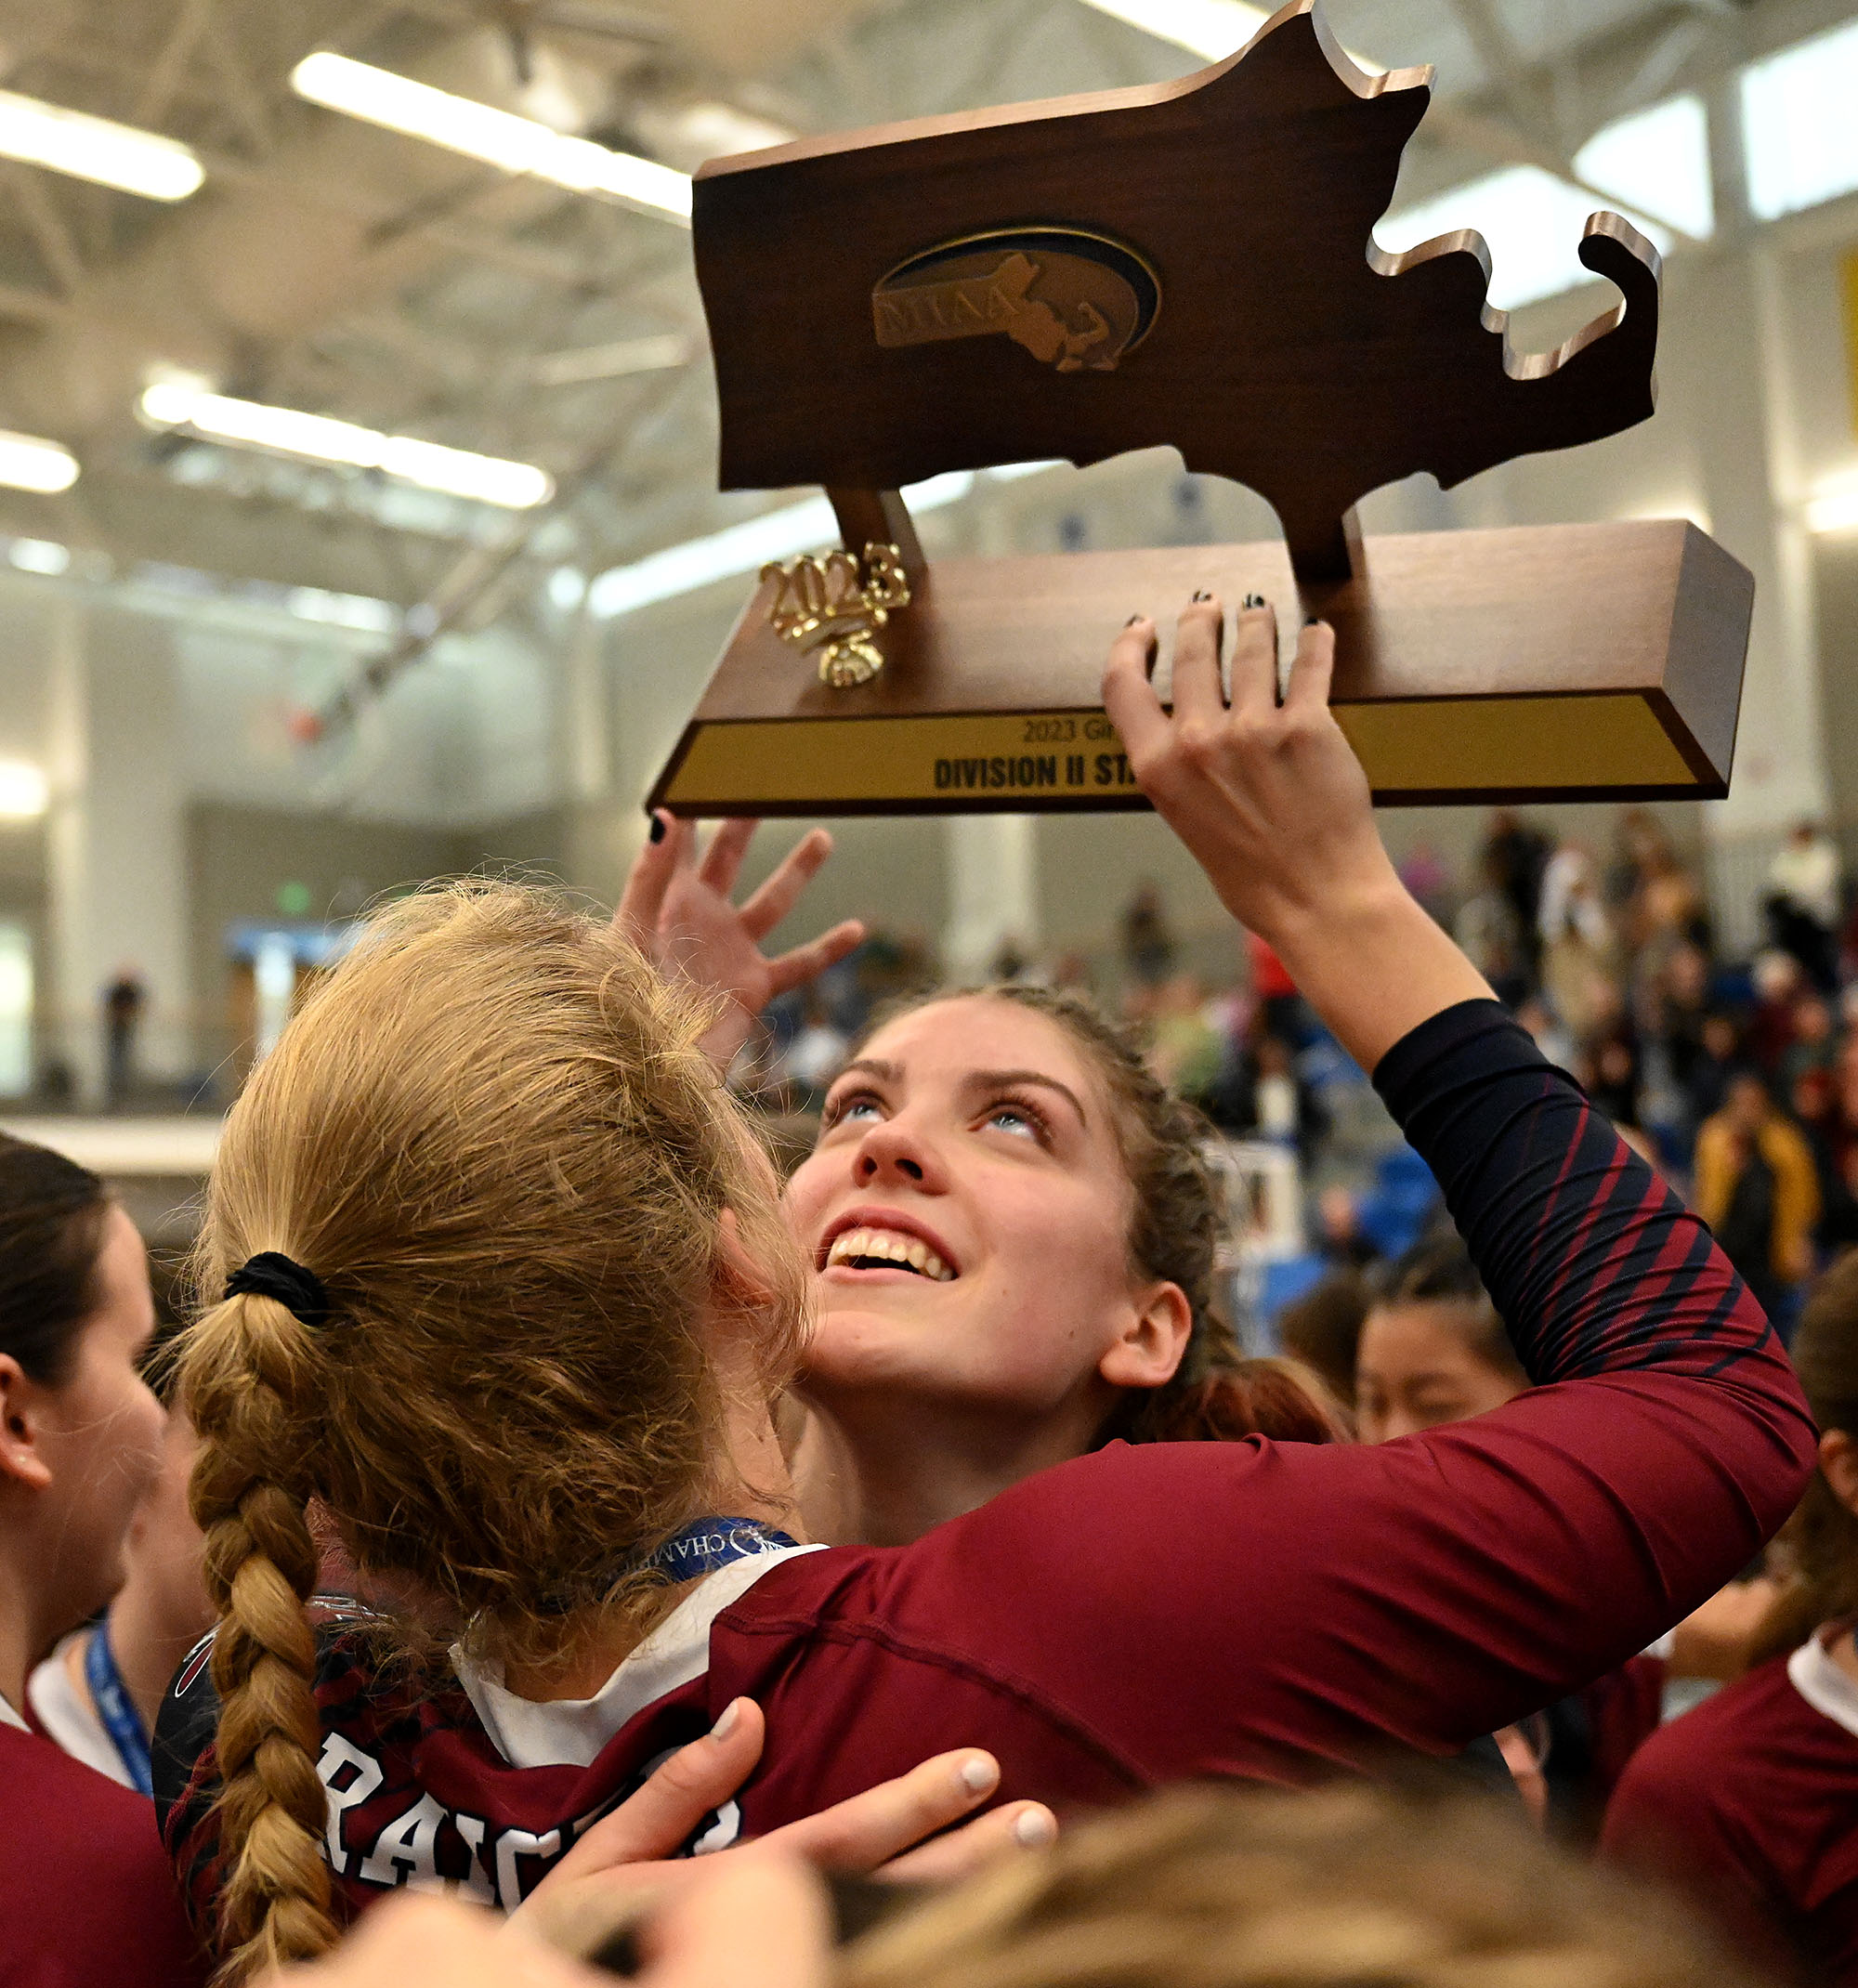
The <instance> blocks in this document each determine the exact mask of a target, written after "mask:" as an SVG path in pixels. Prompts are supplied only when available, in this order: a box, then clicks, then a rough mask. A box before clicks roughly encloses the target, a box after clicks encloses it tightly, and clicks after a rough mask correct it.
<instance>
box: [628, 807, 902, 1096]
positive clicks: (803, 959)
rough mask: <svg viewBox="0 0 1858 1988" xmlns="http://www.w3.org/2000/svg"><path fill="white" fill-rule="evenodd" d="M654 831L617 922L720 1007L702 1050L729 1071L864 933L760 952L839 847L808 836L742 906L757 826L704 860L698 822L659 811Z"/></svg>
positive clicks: (818, 833) (820, 833)
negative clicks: (775, 1005)
mask: <svg viewBox="0 0 1858 1988" xmlns="http://www.w3.org/2000/svg"><path fill="white" fill-rule="evenodd" d="M651 823H652V825H651V835H650V839H649V840H648V842H647V844H646V845H645V847H644V848H643V849H642V850H641V851H640V852H639V856H638V860H637V861H636V862H635V863H634V865H633V868H632V872H631V874H630V875H629V876H628V877H627V879H626V887H625V893H624V895H623V896H622V897H621V899H620V904H619V909H617V910H616V911H615V912H614V913H613V923H614V926H615V927H616V928H617V929H618V930H619V931H621V932H622V933H623V934H624V935H626V937H627V938H629V939H631V941H632V942H633V944H634V945H635V946H636V947H637V948H639V950H640V951H641V952H642V953H644V954H645V955H646V957H647V958H648V960H650V961H652V963H653V964H654V965H655V966H657V967H658V968H659V970H660V971H661V973H665V974H675V975H677V976H679V977H680V978H682V979H685V980H688V981H690V982H691V983H692V984H693V985H695V986H697V987H700V988H702V989H703V990H704V991H705V992H706V993H710V994H713V995H716V996H717V997H718V998H719V1000H720V1002H721V1003H722V1006H721V1012H720V1013H719V1014H718V1015H717V1018H716V1022H715V1026H714V1027H713V1028H712V1029H711V1031H710V1033H709V1034H708V1035H707V1036H705V1037H704V1039H703V1047H704V1048H705V1049H706V1050H707V1051H708V1052H709V1053H710V1055H711V1056H712V1057H713V1059H714V1061H715V1062H716V1064H717V1066H719V1067H720V1068H722V1069H725V1070H726V1069H727V1068H728V1066H729V1065H730V1063H731V1062H732V1061H733V1060H734V1058H735V1054H736V1052H737V1051H738V1050H739V1049H740V1048H741V1046H742V1044H743V1043H744V1042H746V1041H747V1040H748V1039H749V1035H750V1033H751V1031H752V1029H753V1027H754V1025H755V1019H756V1017H757V1016H758V1015H759V1014H761V1012H762V1010H763V1009H764V1008H765V1007H766V1006H767V1004H768V1002H769V1001H772V1000H773V999H774V998H775V996H776V995H778V994H785V993H787V992H789V991H790V990H791V989H792V988H793V987H804V986H805V984H806V982H807V981H809V980H813V979H817V978H818V975H819V974H823V973H824V972H825V971H826V969H827V968H828V967H829V966H831V965H834V964H836V962H837V961H840V960H843V959H844V957H845V955H846V954H847V953H848V952H850V951H852V949H853V948H855V947H857V945H858V943H859V942H860V941H861V940H862V939H863V937H864V935H865V928H864V926H863V925H862V924H860V923H859V922H858V921H857V919H847V920H845V921H844V922H843V923H841V924H837V925H834V926H833V927H832V928H831V931H830V932H825V933H822V934H821V935H820V936H819V937H818V938H817V939H814V940H812V941H810V942H809V943H808V944H806V945H805V946H795V947H793V948H792V949H791V950H790V951H787V952H783V953H772V954H771V953H765V952H764V951H763V950H762V942H763V941H764V940H765V939H766V938H767V937H768V936H769V935H770V934H772V932H773V931H774V929H775V927H776V926H777V925H779V923H780V922H781V920H782V919H784V918H785V917H786V916H787V914H788V913H789V912H790V911H791V910H792V909H793V908H794V906H795V905H796V904H798V903H799V901H800V898H801V896H802V894H803V893H804V892H805V888H806V886H807V884H808V883H811V882H812V881H813V879H814V877H816V876H817V875H818V872H819V869H820V867H821V865H822V864H824V862H825V860H826V858H827V857H829V856H831V853H832V838H831V835H830V834H829V833H828V832H827V831H825V830H824V829H814V830H811V831H809V832H808V833H807V834H805V835H804V836H803V837H802V838H801V839H800V841H799V842H797V843H796V844H794V845H793V847H792V849H790V850H789V851H788V852H787V855H786V856H785V857H783V858H782V859H781V861H780V863H779V866H778V867H777V868H776V870H775V871H774V873H773V874H772V875H771V876H770V877H769V878H768V880H767V882H766V883H764V884H763V885H762V886H761V887H760V889H759V890H757V891H755V892H753V893H752V895H751V896H749V897H747V898H746V899H744V900H743V902H742V903H741V904H739V905H738V904H736V903H734V902H733V901H732V896H731V894H732V893H733V892H734V890H735V887H736V881H737V879H738V877H739V875H740V874H741V868H742V858H743V857H745V856H747V854H748V848H749V844H750V843H751V842H752V841H753V839H754V832H755V830H756V829H757V828H758V827H759V826H760V824H759V823H758V822H755V821H752V820H747V819H739V820H732V821H725V822H723V823H721V824H720V825H719V826H718V827H717V829H716V831H715V832H714V833H713V835H712V836H711V838H710V842H709V845H708V847H707V848H705V850H704V851H703V854H702V858H701V860H699V858H698V854H697V826H696V824H695V823H694V822H690V821H680V820H679V819H678V818H677V817H675V816H674V815H668V814H666V813H664V812H663V811H662V810H661V811H660V812H659V813H658V814H656V815H654V816H653V817H651Z"/></svg>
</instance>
